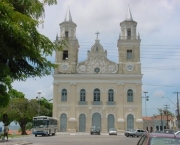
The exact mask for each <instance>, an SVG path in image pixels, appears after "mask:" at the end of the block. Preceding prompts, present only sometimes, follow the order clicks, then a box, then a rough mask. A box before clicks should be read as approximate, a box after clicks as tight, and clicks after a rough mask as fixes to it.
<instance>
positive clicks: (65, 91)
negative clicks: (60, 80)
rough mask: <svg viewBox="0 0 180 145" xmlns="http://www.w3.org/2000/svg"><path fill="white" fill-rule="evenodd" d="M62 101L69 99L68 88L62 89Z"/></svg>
mask: <svg viewBox="0 0 180 145" xmlns="http://www.w3.org/2000/svg"><path fill="white" fill-rule="evenodd" d="M61 101H62V102H66V101H67V90H66V89H62V91H61Z"/></svg>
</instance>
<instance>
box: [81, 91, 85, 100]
mask: <svg viewBox="0 0 180 145" xmlns="http://www.w3.org/2000/svg"><path fill="white" fill-rule="evenodd" d="M80 101H86V91H85V90H84V89H81V91H80Z"/></svg>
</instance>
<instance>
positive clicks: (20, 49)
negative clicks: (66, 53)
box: [0, 0, 65, 106]
mask: <svg viewBox="0 0 180 145" xmlns="http://www.w3.org/2000/svg"><path fill="white" fill-rule="evenodd" d="M56 3H57V1H56V0H0V68H1V71H0V84H1V85H0V100H3V101H4V102H5V103H4V105H3V106H6V105H7V104H8V101H9V99H10V96H9V95H8V90H7V89H6V88H7V84H6V78H7V77H8V76H9V77H10V78H11V79H12V80H13V81H14V80H25V79H27V78H28V77H37V76H38V77H42V76H45V75H50V74H51V73H52V70H53V68H55V67H56V65H55V64H53V63H52V62H50V61H48V60H47V56H48V55H52V53H53V51H54V50H56V49H58V50H61V49H62V48H63V46H64V45H65V43H64V41H61V43H60V44H58V46H57V45H56V43H53V42H51V41H50V40H49V38H47V37H46V36H44V35H42V34H40V33H39V32H38V30H37V27H38V26H39V25H40V24H41V20H42V19H43V16H44V12H45V10H44V6H45V5H46V4H48V5H53V4H56ZM0 102H1V101H0ZM0 105H1V106H2V104H1V103H0Z"/></svg>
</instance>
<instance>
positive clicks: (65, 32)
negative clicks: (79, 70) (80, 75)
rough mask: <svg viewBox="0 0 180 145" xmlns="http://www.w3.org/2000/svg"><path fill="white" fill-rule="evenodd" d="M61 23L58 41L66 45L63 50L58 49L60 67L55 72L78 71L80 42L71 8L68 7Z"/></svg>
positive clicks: (57, 57) (57, 58) (57, 60)
mask: <svg viewBox="0 0 180 145" xmlns="http://www.w3.org/2000/svg"><path fill="white" fill-rule="evenodd" d="M59 25H60V37H58V36H56V41H55V42H56V43H57V44H59V45H62V44H63V43H65V46H64V47H63V49H62V50H61V51H56V63H57V64H58V66H59V67H58V68H57V69H55V73H56V74H57V73H68V74H71V73H73V74H74V73H76V65H77V63H78V48H79V43H78V40H77V38H76V27H77V25H76V24H75V23H74V22H73V20H72V17H71V12H70V9H68V11H67V13H66V16H65V18H64V21H63V22H62V23H60V24H59Z"/></svg>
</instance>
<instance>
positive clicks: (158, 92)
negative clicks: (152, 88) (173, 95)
mask: <svg viewBox="0 0 180 145" xmlns="http://www.w3.org/2000/svg"><path fill="white" fill-rule="evenodd" d="M154 96H155V97H165V93H164V92H163V91H161V90H157V91H156V92H155V93H154Z"/></svg>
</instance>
